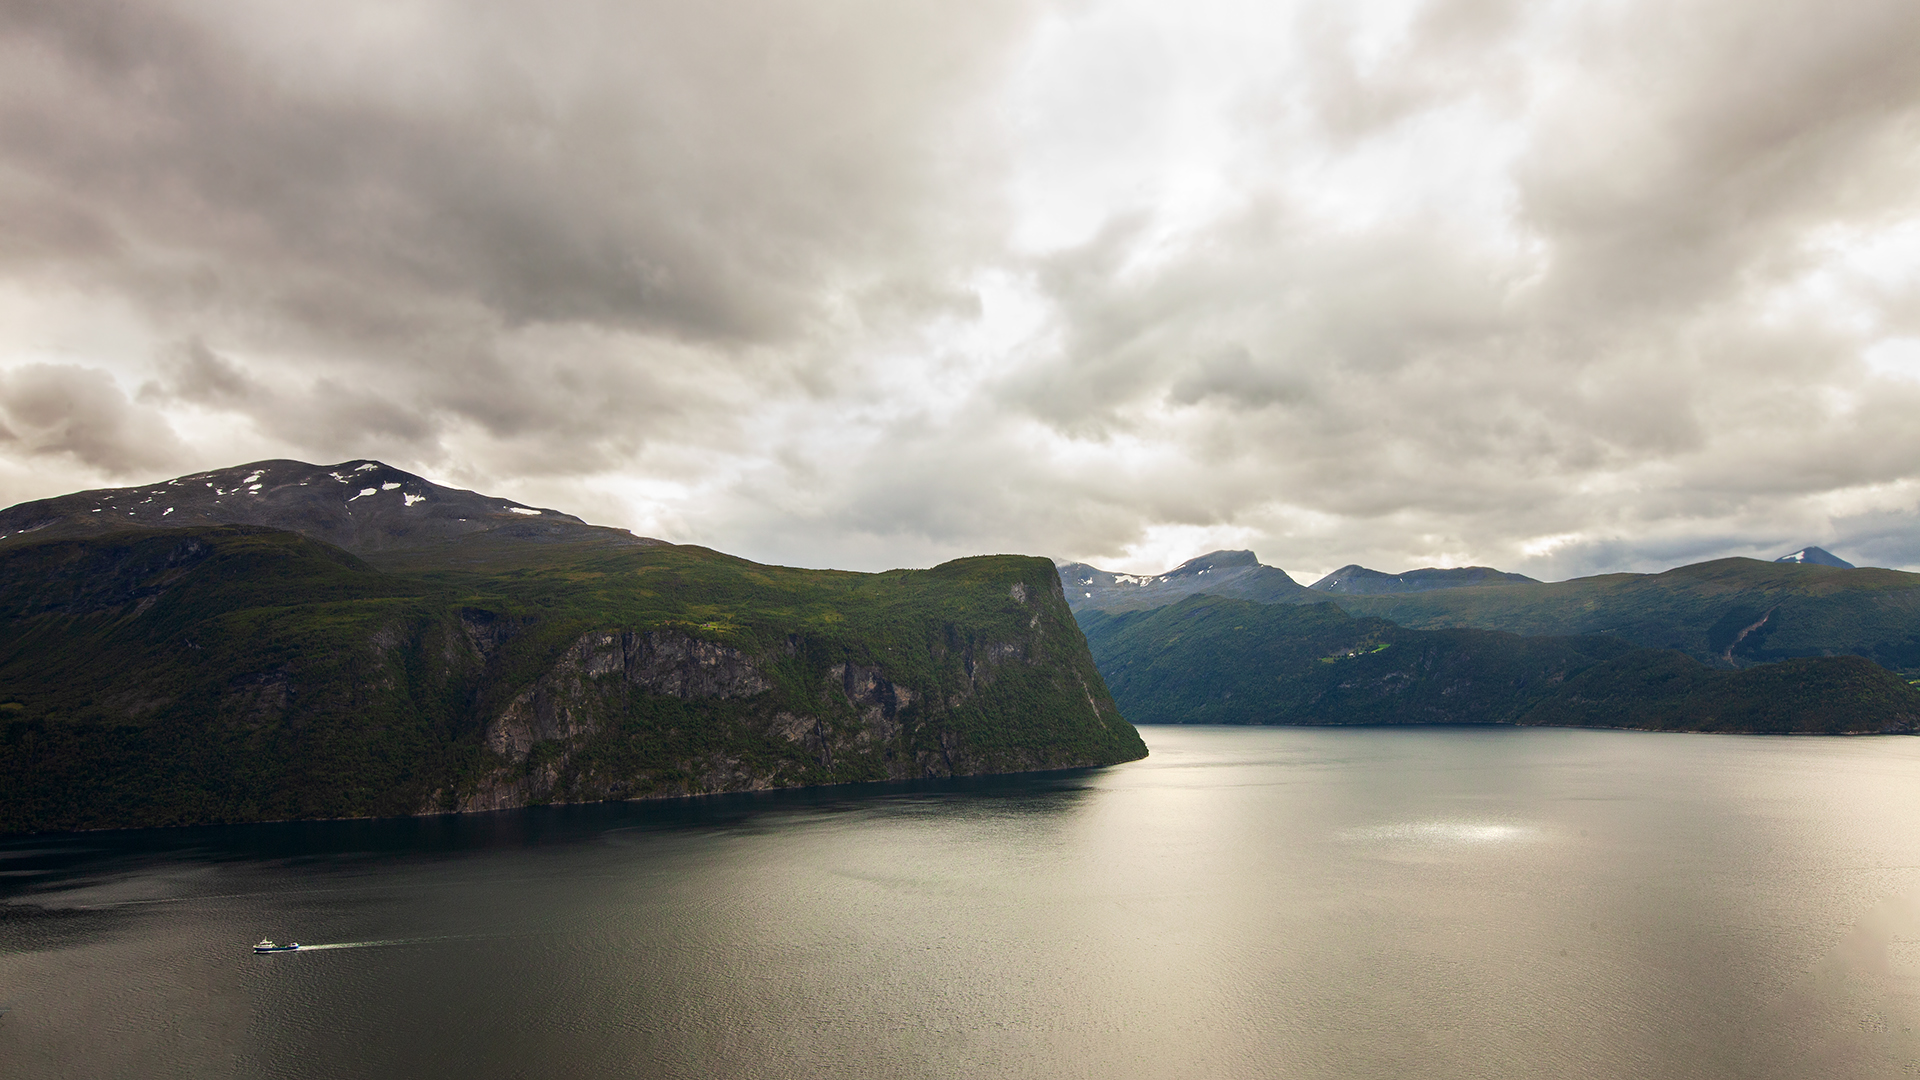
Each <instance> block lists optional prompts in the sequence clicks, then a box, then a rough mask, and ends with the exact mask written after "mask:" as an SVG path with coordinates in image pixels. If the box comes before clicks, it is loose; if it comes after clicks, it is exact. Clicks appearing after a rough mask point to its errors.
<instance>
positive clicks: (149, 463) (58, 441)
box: [0, 364, 185, 476]
mask: <svg viewBox="0 0 1920 1080" xmlns="http://www.w3.org/2000/svg"><path fill="white" fill-rule="evenodd" d="M0 413H4V414H5V416H6V419H7V421H8V422H7V424H5V425H4V426H0V430H5V431H6V436H5V439H4V441H6V442H9V443H12V444H14V445H16V446H19V447H20V448H21V449H22V450H24V452H25V453H26V454H27V455H28V456H32V457H63V458H67V459H69V460H72V461H75V462H77V463H79V464H81V465H85V466H89V467H92V468H94V469H98V470H100V471H101V472H103V473H105V474H107V475H109V476H127V475H130V474H132V473H135V472H138V471H141V470H149V471H150V470H155V469H165V468H167V467H169V466H172V465H175V464H177V463H178V462H180V460H181V459H182V458H183V456H184V449H185V448H184V447H182V446H181V445H180V441H179V438H178V437H177V436H176V435H175V434H174V432H173V430H172V429H171V428H170V427H168V426H167V423H166V421H165V420H163V419H162V418H160V417H159V416H157V415H155V414H154V413H152V412H151V411H148V410H144V409H141V408H139V407H138V406H137V405H135V404H134V403H133V402H131V401H129V400H128V399H127V396H126V395H125V394H124V393H122V392H121V390H120V387H119V385H118V384H116V383H115V382H114V381H113V376H111V375H109V374H108V373H107V372H105V371H102V370H100V369H99V368H89V367H78V366H74V365H68V364H27V365H23V366H20V367H17V368H14V369H12V370H10V371H7V372H0Z"/></svg>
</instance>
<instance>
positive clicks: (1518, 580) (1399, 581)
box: [1307, 565, 1539, 596]
mask: <svg viewBox="0 0 1920 1080" xmlns="http://www.w3.org/2000/svg"><path fill="white" fill-rule="evenodd" d="M1528 584H1531V585H1537V584H1539V582H1538V581H1537V580H1535V579H1533V578H1530V577H1527V576H1526V575H1525V574H1509V573H1506V572H1504V571H1501V570H1495V569H1493V568H1492V567H1487V566H1457V567H1453V568H1451V569H1446V570H1442V569H1439V568H1438V567H1431V566H1430V567H1426V568H1425V569H1421V570H1408V571H1407V572H1405V573H1403V574H1383V573H1381V572H1380V571H1378V570H1369V569H1367V568H1366V567H1364V566H1354V565H1349V566H1343V567H1341V568H1340V569H1338V570H1335V571H1334V572H1333V573H1331V574H1328V575H1327V576H1326V577H1323V578H1321V579H1320V580H1319V581H1316V582H1314V583H1313V584H1311V585H1309V586H1307V588H1309V589H1312V590H1314V591H1316V592H1328V593H1342V594H1345V595H1359V596H1377V595H1380V594H1382V593H1410V592H1429V591H1431V590H1433V589H1463V588H1470V587H1472V586H1475V585H1528Z"/></svg>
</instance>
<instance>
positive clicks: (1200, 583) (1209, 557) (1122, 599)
mask: <svg viewBox="0 0 1920 1080" xmlns="http://www.w3.org/2000/svg"><path fill="white" fill-rule="evenodd" d="M1058 566H1059V569H1060V584H1061V585H1062V586H1063V587H1065V589H1066V591H1067V606H1069V607H1071V608H1072V609H1073V610H1074V611H1075V612H1076V613H1078V612H1080V611H1082V610H1086V609H1092V610H1095V611H1136V610H1140V609H1142V608H1155V607H1164V606H1165V605H1167V604H1171V603H1174V602H1176V601H1178V600H1181V599H1184V598H1186V597H1188V596H1192V595H1194V594H1195V593H1206V594H1208V595H1210V596H1231V597H1235V598H1238V599H1241V600H1254V601H1258V602H1260V603H1263V604H1297V603H1302V602H1305V601H1309V600H1312V599H1314V597H1313V596H1312V595H1311V594H1309V593H1308V592H1307V590H1306V588H1305V587H1304V586H1302V585H1301V584H1300V583H1299V582H1297V581H1295V580H1293V578H1291V577H1289V576H1287V572H1286V571H1285V570H1282V569H1280V568H1279V567H1277V566H1265V565H1262V564H1261V562H1260V560H1259V558H1257V557H1256V556H1255V555H1254V553H1253V552H1251V551H1210V552H1208V553H1207V554H1205V555H1201V556H1199V557H1198V558H1193V559H1188V560H1187V561H1186V562H1183V563H1181V564H1180V565H1179V566H1176V567H1174V568H1173V569H1171V570H1169V571H1167V572H1166V573H1164V574H1116V573H1112V572H1110V571H1107V570H1101V569H1099V568H1098V567H1093V566H1088V565H1087V564H1086V563H1060V564H1058Z"/></svg>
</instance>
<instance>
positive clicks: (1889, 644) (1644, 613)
mask: <svg viewBox="0 0 1920 1080" xmlns="http://www.w3.org/2000/svg"><path fill="white" fill-rule="evenodd" d="M1331 599H1333V600H1334V601H1335V602H1336V603H1338V604H1339V605H1340V606H1341V607H1342V608H1343V609H1345V610H1346V611H1348V612H1351V613H1352V614H1354V615H1369V616H1377V617H1379V618H1383V619H1388V620H1391V621H1393V622H1395V623H1398V624H1400V625H1402V626H1406V627H1410V628H1414V629H1440V628H1444V627H1474V628H1478V629H1482V630H1503V631H1508V632H1511V633H1516V634H1526V635H1543V634H1612V635H1615V636H1618V637H1621V638H1624V639H1626V640H1628V641H1630V642H1633V643H1634V644H1636V645H1642V646H1646V647H1649V648H1656V649H1674V650H1677V651H1680V652H1683V653H1686V654H1687V655H1688V656H1690V657H1693V658H1694V659H1696V660H1699V661H1702V662H1704V663H1708V664H1712V665H1716V666H1720V667H1728V668H1731V667H1737V666H1747V665H1752V664H1759V663H1770V662H1774V661H1781V660H1790V659H1796V658H1805V657H1818V656H1840V655H1855V656H1862V657H1865V658H1867V659H1869V660H1872V661H1874V662H1876V663H1878V664H1880V665H1881V666H1882V667H1885V668H1887V669H1889V670H1892V671H1898V672H1902V673H1906V674H1907V675H1908V676H1909V677H1915V676H1920V574H1909V573H1903V572H1901V571H1897V570H1881V569H1874V568H1868V567H1861V568H1859V569H1838V568H1835V567H1827V566H1813V565H1796V564H1792V563H1770V562H1760V561H1757V560H1754V559H1718V560H1715V561H1713V562H1705V563H1697V564H1695V565H1692V566H1683V567H1680V568H1678V569H1675V570H1669V571H1667V572H1666V573H1663V574H1608V575H1604V576H1600V577H1590V578H1576V579H1574V580H1571V581H1557V582H1543V583H1537V584H1511V585H1499V586H1492V587H1472V588H1461V589H1448V590H1441V591H1434V592H1422V593H1406V594H1398V595H1376V596H1337V597H1332V598H1331Z"/></svg>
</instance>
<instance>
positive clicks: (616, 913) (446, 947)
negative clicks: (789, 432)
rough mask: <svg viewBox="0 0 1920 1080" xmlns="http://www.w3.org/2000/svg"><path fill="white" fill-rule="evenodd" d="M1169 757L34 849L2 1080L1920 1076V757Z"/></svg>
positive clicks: (5, 865) (1757, 743)
mask: <svg viewBox="0 0 1920 1080" xmlns="http://www.w3.org/2000/svg"><path fill="white" fill-rule="evenodd" d="M1143 733H1144V734H1145V735H1146V737H1147V742H1148V744H1149V745H1150V746H1151V748H1152V751H1153V753H1152V756H1151V757H1150V758H1148V759H1147V760H1145V761H1141V762H1137V763H1134V764H1130V765H1124V766H1119V767H1116V768H1112V769H1105V770H1093V771H1086V772H1078V773H1072V774H1055V775H1051V776H1044V777H1027V778H1013V779H1005V780H989V781H972V782H954V783H942V784H934V785H927V786H921V787H901V786H892V787H877V788H841V789H832V790H826V791H820V792H813V793H795V794H786V795H777V796H750V797H728V798H720V799H704V800H693V801H688V802H679V803H651V804H646V803H642V804H623V805H610V806H596V807H575V808H551V809H536V810H524V811H511V812H505V813H498V814H485V815H473V816H467V817H447V818H432V819H420V820H408V821H386V822H339V823H325V824H306V825H299V824H290V825H267V826H251V827H245V828H226V829H195V830H161V831H150V832H141V833H119V834H90V835H79V836H62V837H52V838H44V837H43V838H30V839H21V840H15V841H13V842H10V843H5V844H0V873H4V874H5V875H6V876H4V877H0V890H3V895H0V899H4V900H5V901H6V902H5V903H4V904H0V1006H4V1007H6V1008H7V1009H8V1010H9V1011H7V1012H6V1013H5V1014H4V1015H0V1063H4V1065H0V1071H4V1073H5V1075H7V1076H9V1077H23V1078H24V1077H38V1076H129V1077H132V1076H140V1077H166V1076H262V1077H282V1076H284V1077H306V1076H312V1077H387V1076H449V1077H451V1076H460V1077H495V1076H498V1077H509V1076H526V1077H540V1076H574V1077H599V1076H606V1077H613V1076H620V1077H628V1076H663V1077H706V1076H729V1077H910V1076H928V1077H971V1076H995V1077H1001V1076H1013V1077H1027V1076H1031V1077H1053V1076H1088V1077H1269V1076H1297V1077H1401V1076H1416V1075H1417V1076H1422V1077H1538V1076H1562V1077H1623V1076H1637V1077H1756V1076H1758V1077H1772V1076H1778V1077H1805V1076H1816V1075H1818V1076H1862V1077H1867V1076H1888V1075H1901V1074H1902V1073H1903V1072H1908V1071H1914V1070H1920V1035H1916V1032H1915V1030H1914V1029H1915V1028H1916V1026H1920V904H1916V902H1915V901H1916V898H1920V830H1916V829H1915V828H1914V824H1915V820H1916V807H1920V799H1916V796H1920V739H1910V738H1858V739H1813V738H1800V739H1787V738H1771V739H1769V738H1742V737H1727V736H1704V735H1673V734H1649V733H1638V732H1604V731H1554V730H1516V729H1485V730H1468V729H1454V730H1436V729H1428V730H1380V729H1371V730H1345V731H1341V730H1325V729H1318V730H1316V729H1276V728H1256V729H1220V728H1146V729H1143ZM262 935H267V936H272V937H275V938H279V939H282V940H289V939H292V940H299V941H302V942H305V943H309V944H325V945H328V946H332V947H329V948H326V949H320V950H309V951H303V952H301V953H297V954H291V955H280V956H253V955H251V954H249V953H248V951H247V947H248V946H249V945H250V944H251V943H252V942H254V941H256V940H258V939H259V938H260V937H261V936H262Z"/></svg>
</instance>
